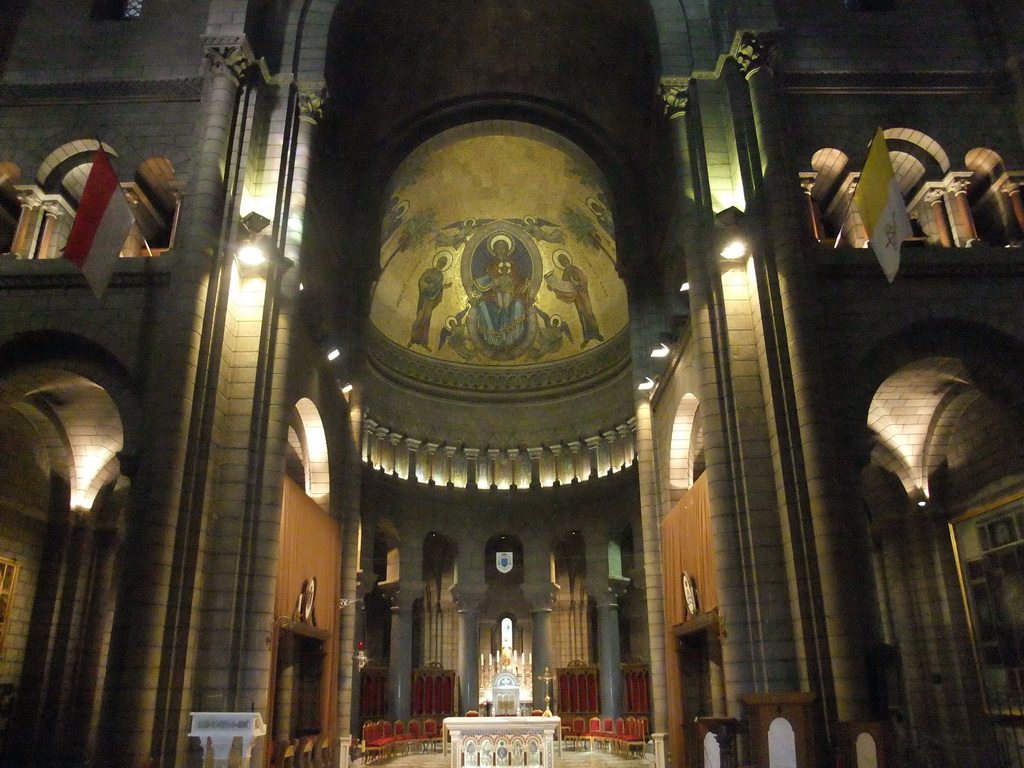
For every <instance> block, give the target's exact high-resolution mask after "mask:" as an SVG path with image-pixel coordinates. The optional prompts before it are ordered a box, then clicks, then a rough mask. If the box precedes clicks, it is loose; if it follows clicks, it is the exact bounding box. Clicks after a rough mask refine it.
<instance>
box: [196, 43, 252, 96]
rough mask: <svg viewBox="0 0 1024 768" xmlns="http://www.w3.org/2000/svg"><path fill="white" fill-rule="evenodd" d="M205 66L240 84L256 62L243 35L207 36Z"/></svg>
mask: <svg viewBox="0 0 1024 768" xmlns="http://www.w3.org/2000/svg"><path fill="white" fill-rule="evenodd" d="M204 42H205V43H206V47H205V52H204V63H205V66H206V67H207V68H208V69H209V70H210V71H211V72H213V73H215V74H224V75H227V76H228V77H230V78H231V79H232V80H234V81H235V84H236V85H237V84H240V83H243V82H244V81H245V78H246V75H247V74H248V73H249V70H251V69H252V67H253V65H254V64H255V63H256V57H255V56H254V55H253V52H252V48H250V47H249V41H248V40H246V39H245V38H244V37H207V38H206V39H205V41H204Z"/></svg>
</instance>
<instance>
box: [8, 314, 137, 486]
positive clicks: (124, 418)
mask: <svg viewBox="0 0 1024 768" xmlns="http://www.w3.org/2000/svg"><path fill="white" fill-rule="evenodd" d="M40 371H51V372H55V374H56V375H57V376H59V377H71V378H76V377H77V379H79V380H80V381H81V382H87V386H92V387H96V388H98V389H100V390H102V392H104V393H105V395H106V396H107V397H109V399H110V401H111V408H112V409H113V410H112V411H111V413H113V414H116V416H117V418H118V420H119V421H120V427H119V428H120V431H121V435H122V436H121V441H122V445H121V447H120V448H119V450H118V453H119V461H120V463H121V467H122V473H123V474H125V475H127V476H129V477H130V476H131V475H132V474H134V471H135V464H136V459H137V457H138V455H139V449H140V445H141V440H142V430H143V424H142V417H141V407H140V405H139V403H138V400H137V397H136V395H135V392H134V382H133V381H132V378H131V376H129V374H128V372H127V370H126V369H125V368H124V366H123V365H122V364H121V362H120V361H119V360H118V359H117V358H116V357H115V356H114V355H113V354H112V353H110V352H109V351H108V350H106V349H105V348H103V347H102V346H100V345H99V344H96V343H95V342H93V341H92V340H90V339H87V338H85V337H82V336H78V335H76V334H69V333H63V332H57V331H39V332H30V333H25V334H21V335H19V336H17V337H14V338H10V339H7V340H6V341H4V342H2V343H0V380H9V379H11V378H13V377H17V376H27V377H29V378H31V377H38V376H39V372H40ZM51 375H52V374H51ZM44 378H45V377H44Z"/></svg>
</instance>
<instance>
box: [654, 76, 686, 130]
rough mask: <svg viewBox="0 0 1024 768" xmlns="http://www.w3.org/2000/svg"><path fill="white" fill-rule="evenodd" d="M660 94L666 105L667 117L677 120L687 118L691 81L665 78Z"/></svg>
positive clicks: (660, 85) (659, 88)
mask: <svg viewBox="0 0 1024 768" xmlns="http://www.w3.org/2000/svg"><path fill="white" fill-rule="evenodd" d="M658 92H659V94H660V95H661V100H662V101H663V102H664V105H665V116H666V117H667V118H668V119H669V120H675V119H677V118H680V117H685V116H686V109H687V107H688V106H689V105H690V80H689V78H681V77H663V78H661V83H659V85H658Z"/></svg>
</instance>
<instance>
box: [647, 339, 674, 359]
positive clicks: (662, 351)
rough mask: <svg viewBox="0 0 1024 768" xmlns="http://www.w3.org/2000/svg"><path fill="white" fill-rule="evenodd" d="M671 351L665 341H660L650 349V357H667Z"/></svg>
mask: <svg viewBox="0 0 1024 768" xmlns="http://www.w3.org/2000/svg"><path fill="white" fill-rule="evenodd" d="M671 352H672V350H671V349H669V347H668V345H667V344H666V343H665V342H661V343H660V344H659V345H658V346H657V347H655V348H654V349H652V350H651V357H668V356H669V354H670V353H671Z"/></svg>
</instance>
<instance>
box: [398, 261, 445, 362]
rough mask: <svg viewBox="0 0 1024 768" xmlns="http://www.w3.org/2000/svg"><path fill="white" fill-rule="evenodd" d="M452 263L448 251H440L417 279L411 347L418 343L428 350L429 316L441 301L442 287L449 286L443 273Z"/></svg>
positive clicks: (410, 338)
mask: <svg viewBox="0 0 1024 768" xmlns="http://www.w3.org/2000/svg"><path fill="white" fill-rule="evenodd" d="M451 265H452V255H451V253H449V252H448V251H440V252H439V253H438V254H437V255H436V256H434V264H433V266H431V267H428V268H427V269H425V270H423V274H422V275H420V279H419V285H418V287H419V293H420V298H419V303H418V304H417V305H416V319H415V320H413V323H412V333H411V334H410V336H409V343H408V344H407V345H406V346H408V347H411V346H412V345H413V344H419V345H420V346H421V347H423V348H424V349H426V350H427V351H430V318H431V316H432V315H433V313H434V310H435V309H436V308H437V305H438V304H440V303H441V299H442V298H443V296H444V289H445V288H451V286H452V284H451V282H450V281H449V282H445V279H444V273H445V270H447V269H448V267H450V266H451Z"/></svg>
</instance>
